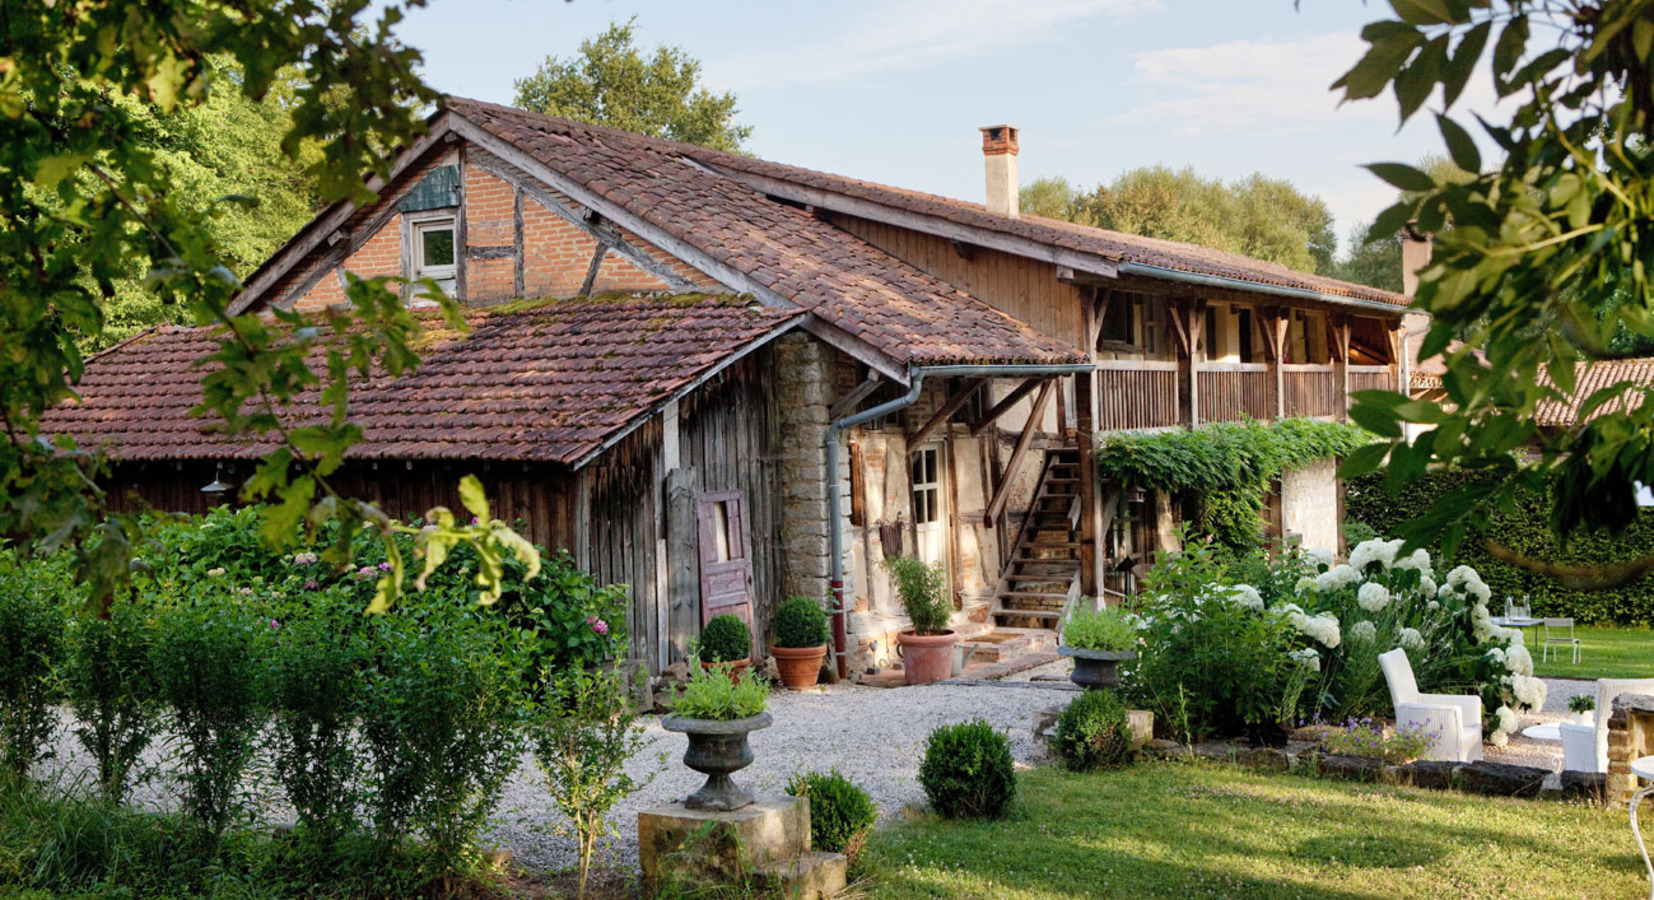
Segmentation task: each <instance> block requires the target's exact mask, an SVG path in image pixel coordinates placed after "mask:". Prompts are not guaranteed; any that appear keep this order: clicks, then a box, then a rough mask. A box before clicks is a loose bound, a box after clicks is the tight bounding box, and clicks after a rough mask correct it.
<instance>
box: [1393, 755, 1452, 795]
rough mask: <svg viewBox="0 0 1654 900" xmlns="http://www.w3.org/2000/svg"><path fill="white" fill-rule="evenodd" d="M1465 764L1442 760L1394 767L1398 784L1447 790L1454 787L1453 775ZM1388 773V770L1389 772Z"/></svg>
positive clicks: (1416, 761)
mask: <svg viewBox="0 0 1654 900" xmlns="http://www.w3.org/2000/svg"><path fill="white" fill-rule="evenodd" d="M1461 765H1463V763H1456V762H1450V761H1448V760H1441V759H1419V760H1414V761H1413V762H1410V763H1407V764H1406V765H1402V766H1392V767H1391V768H1392V769H1393V770H1394V775H1395V781H1396V782H1397V783H1398V784H1410V785H1412V786H1414V787H1421V788H1432V789H1434V790H1438V791H1442V790H1447V789H1448V788H1450V787H1452V786H1453V773H1454V772H1455V771H1456V770H1457V769H1458V768H1459V766H1461ZM1387 771H1388V770H1387Z"/></svg>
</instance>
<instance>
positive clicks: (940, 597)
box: [883, 556, 953, 634]
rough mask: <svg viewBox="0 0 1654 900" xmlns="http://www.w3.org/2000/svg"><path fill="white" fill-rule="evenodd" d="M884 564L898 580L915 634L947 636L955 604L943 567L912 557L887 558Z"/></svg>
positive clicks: (898, 592) (897, 589)
mask: <svg viewBox="0 0 1654 900" xmlns="http://www.w3.org/2000/svg"><path fill="white" fill-rule="evenodd" d="M883 565H884V567H885V569H886V571H888V572H890V575H891V577H892V578H894V579H895V580H896V593H897V595H899V596H900V597H901V598H902V609H903V610H904V611H906V612H907V618H908V621H910V622H912V623H913V632H914V633H915V634H943V633H945V632H946V631H947V630H948V619H949V618H950V617H951V616H952V615H953V605H952V604H951V603H949V602H948V596H947V587H948V580H947V573H946V572H945V571H944V570H943V569H942V567H941V566H940V565H935V564H930V563H926V562H924V561H923V560H920V559H916V558H914V557H911V556H887V557H885V558H884V562H883Z"/></svg>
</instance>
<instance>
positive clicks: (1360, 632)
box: [1350, 621, 1378, 644]
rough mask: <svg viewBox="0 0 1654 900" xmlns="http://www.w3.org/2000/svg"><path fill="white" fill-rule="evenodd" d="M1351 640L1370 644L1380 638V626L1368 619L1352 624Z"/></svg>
mask: <svg viewBox="0 0 1654 900" xmlns="http://www.w3.org/2000/svg"><path fill="white" fill-rule="evenodd" d="M1350 640H1351V641H1359V642H1361V643H1363V644H1370V643H1372V642H1373V641H1376V640H1378V627H1377V626H1375V625H1374V624H1373V623H1371V622H1367V621H1361V622H1357V623H1355V624H1354V625H1351V626H1350Z"/></svg>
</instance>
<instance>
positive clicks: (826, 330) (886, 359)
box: [802, 313, 908, 387]
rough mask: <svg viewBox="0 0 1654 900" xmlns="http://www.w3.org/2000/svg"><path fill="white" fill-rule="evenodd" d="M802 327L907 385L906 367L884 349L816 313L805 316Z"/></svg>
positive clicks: (842, 351)
mask: <svg viewBox="0 0 1654 900" xmlns="http://www.w3.org/2000/svg"><path fill="white" fill-rule="evenodd" d="M802 327H803V328H804V330H805V331H807V332H809V333H810V334H812V335H815V336H816V337H818V338H820V339H821V340H822V341H824V342H826V343H827V344H828V345H830V346H831V347H832V348H833V349H835V350H837V351H839V352H840V353H843V354H844V355H846V356H848V357H850V358H852V359H854V360H856V361H857V362H860V363H862V364H863V365H865V366H867V367H868V368H870V369H872V370H874V371H875V372H878V373H879V374H880V375H883V376H884V377H886V378H888V379H890V380H891V381H894V382H896V383H897V384H899V385H901V386H903V387H906V386H907V383H908V382H907V369H906V367H904V366H903V365H902V364H901V363H898V362H897V361H896V360H894V359H891V358H890V356H889V355H887V354H886V353H885V352H884V351H883V350H880V349H879V348H877V347H875V346H873V345H872V344H869V343H868V342H866V341H864V340H862V339H861V338H859V337H856V336H855V335H853V334H851V333H850V332H848V331H845V330H844V329H842V328H840V327H838V326H837V325H834V324H833V323H831V322H829V321H827V320H825V319H823V318H821V317H820V316H817V315H816V314H815V313H811V314H809V315H807V316H805V317H804V324H803V326H802Z"/></svg>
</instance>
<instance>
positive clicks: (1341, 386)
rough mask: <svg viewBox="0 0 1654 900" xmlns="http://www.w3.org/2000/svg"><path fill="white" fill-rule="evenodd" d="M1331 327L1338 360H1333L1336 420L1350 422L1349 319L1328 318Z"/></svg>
mask: <svg viewBox="0 0 1654 900" xmlns="http://www.w3.org/2000/svg"><path fill="white" fill-rule="evenodd" d="M1327 319H1328V322H1329V324H1330V325H1331V326H1332V342H1333V344H1334V346H1335V349H1334V352H1336V353H1337V354H1338V358H1337V359H1334V360H1333V380H1334V382H1335V383H1336V384H1337V386H1338V407H1337V408H1338V419H1339V421H1341V422H1348V421H1349V420H1350V319H1349V317H1348V316H1328V317H1327Z"/></svg>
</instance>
